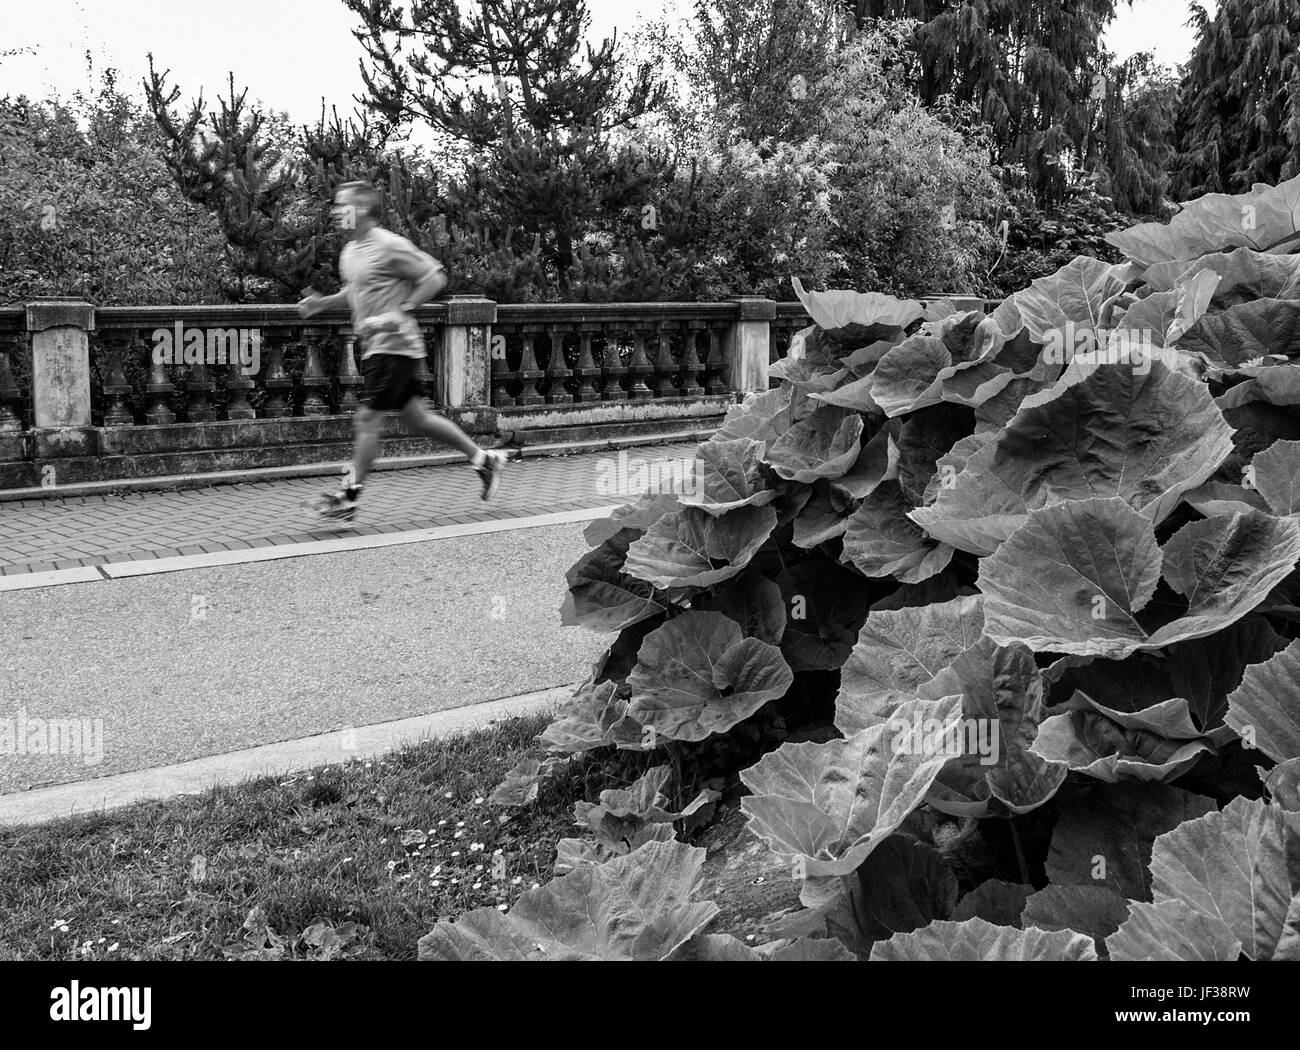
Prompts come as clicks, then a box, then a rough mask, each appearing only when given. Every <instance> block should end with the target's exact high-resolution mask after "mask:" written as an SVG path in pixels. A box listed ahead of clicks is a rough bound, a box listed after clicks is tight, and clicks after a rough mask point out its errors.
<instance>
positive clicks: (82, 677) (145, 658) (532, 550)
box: [0, 524, 608, 792]
mask: <svg viewBox="0 0 1300 1050" xmlns="http://www.w3.org/2000/svg"><path fill="white" fill-rule="evenodd" d="M585 549H586V545H585V543H584V541H583V539H582V526H581V525H577V524H575V525H562V526H549V527H540V528H528V529H517V530H513V531H507V532H498V533H492V534H484V535H478V536H468V537H462V538H455V539H439V540H432V541H428V542H422V543H412V544H408V545H403V546H394V547H385V548H379V549H372V550H357V551H349V552H346V553H341V554H330V555H318V556H313V557H302V558H292V559H286V560H281V561H271V562H260V563H249V564H243V565H231V566H223V567H220V568H209V569H195V570H190V571H185V572H172V573H163V574H159V575H152V576H146V577H141V578H137V579H124V580H103V581H100V582H97V583H87V584H70V585H65V586H61V587H54V588H45V589H39V590H30V591H18V592H13V593H10V594H6V595H0V608H2V609H3V615H0V719H5V718H8V719H13V720H14V722H13V724H14V725H15V727H16V725H17V719H18V718H19V712H20V711H22V710H25V711H26V715H27V717H28V718H29V719H34V718H63V719H66V718H73V717H76V718H83V719H89V720H91V724H92V726H93V724H94V720H96V719H100V720H102V723H103V740H104V745H105V746H104V754H103V760H102V762H99V763H97V764H93V765H87V764H86V763H85V762H84V761H83V760H82V759H81V758H78V757H76V756H72V755H59V756H44V755H42V756H34V755H30V754H29V755H5V754H0V792H9V791H14V790H21V789H22V788H24V787H26V786H37V785H40V784H50V783H65V782H69V781H74V780H84V779H88V778H91V777H95V776H103V775H106V774H109V773H118V772H125V771H128V770H136V769H143V768H148V767H151V766H157V765H162V764H165V763H168V762H174V761H181V760H185V759H190V758H197V757H201V756H206V755H213V754H220V753H223V752H226V751H231V750H235V749H238V748H243V747H250V746H253V745H256V744H262V743H268V742H272V741H279V740H287V739H293V738H296V737H301V736H307V735H310V734H314V733H323V732H328V731H330V730H334V729H338V728H341V727H343V726H346V725H364V724H368V723H372V722H379V721H386V720H390V719H396V718H405V717H408V716H411V715H416V714H422V713H426V712H431V711H438V710H443V709H446V708H451V707H459V706H462V705H465V704H472V703H477V702H479V701H482V700H488V699H493V698H496V697H501V696H511V695H515V694H518V693H524V692H528V691H531V690H536V689H543V688H547V687H550V686H555V685H561V684H564V683H568V682H573V681H576V680H579V679H581V678H582V677H583V676H584V675H585V674H586V672H587V671H588V670H589V668H590V665H591V662H592V661H593V660H594V659H595V658H596V656H597V655H598V654H599V652H600V651H601V649H602V648H603V646H604V645H605V644H607V642H608V639H607V638H606V637H605V636H601V635H597V634H593V633H591V632H588V631H585V630H583V629H580V628H562V627H560V625H559V615H558V609H559V604H560V601H561V600H562V598H563V593H564V572H565V570H566V569H567V568H568V567H569V566H570V565H571V564H572V562H573V561H574V560H575V559H576V558H577V557H579V556H580V555H581V554H582V553H583V551H584V550H585ZM2 736H3V727H2V726H0V743H2ZM93 739H94V738H93V737H91V738H89V739H88V740H87V741H86V746H88V747H89V745H90V743H91V741H93ZM89 749H91V750H93V748H89ZM0 750H3V748H2V747H0ZM92 757H93V756H92ZM343 757H346V756H344V755H340V758H343Z"/></svg>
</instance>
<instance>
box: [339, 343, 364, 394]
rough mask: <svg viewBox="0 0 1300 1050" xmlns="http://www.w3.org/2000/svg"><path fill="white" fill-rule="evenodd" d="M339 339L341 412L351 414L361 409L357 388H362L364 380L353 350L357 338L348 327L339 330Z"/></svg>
mask: <svg viewBox="0 0 1300 1050" xmlns="http://www.w3.org/2000/svg"><path fill="white" fill-rule="evenodd" d="M338 337H339V342H340V345H339V412H341V413H344V414H349V413H352V412H355V411H356V410H357V409H358V408H360V407H361V399H360V398H358V397H357V387H359V386H361V384H362V383H363V382H364V380H363V379H362V378H361V373H360V372H359V371H358V370H357V359H356V356H355V354H354V350H353V348H354V347H355V346H356V342H357V337H356V336H355V335H354V334H353V332H352V329H351V328H350V327H348V326H347V325H344V326H343V327H341V328H340V329H339V333H338Z"/></svg>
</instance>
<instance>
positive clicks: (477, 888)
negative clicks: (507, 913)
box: [470, 882, 483, 890]
mask: <svg viewBox="0 0 1300 1050" xmlns="http://www.w3.org/2000/svg"><path fill="white" fill-rule="evenodd" d="M470 888H471V889H475V890H479V889H482V888H483V883H481V882H476V883H474V885H473V886H471V887H470Z"/></svg>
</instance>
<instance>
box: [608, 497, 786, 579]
mask: <svg viewBox="0 0 1300 1050" xmlns="http://www.w3.org/2000/svg"><path fill="white" fill-rule="evenodd" d="M775 527H776V511H774V510H773V509H772V508H771V507H740V508H739V509H737V510H733V511H730V512H728V513H727V514H724V515H723V516H722V517H720V518H715V517H713V516H712V515H710V514H706V513H705V512H704V511H702V510H700V509H699V508H697V507H688V508H686V509H685V510H680V511H677V512H675V513H673V514H669V515H667V516H665V517H663V518H661V519H660V520H659V521H657V522H656V523H655V524H654V525H652V526H651V527H650V529H649V531H647V532H646V534H645V535H644V536H642V537H641V538H640V539H638V540H636V541H635V542H634V543H632V544H631V545H630V546H629V547H628V551H627V558H626V559H625V561H624V563H623V571H624V572H625V573H627V574H628V575H629V576H633V577H635V578H637V579H640V580H645V581H646V582H648V583H652V584H654V585H655V586H656V587H659V588H662V589H665V590H666V589H668V588H670V587H707V586H709V585H710V584H714V583H720V582H721V581H723V580H726V579H730V578H731V577H732V576H735V575H737V574H738V573H739V572H740V571H741V570H742V569H743V568H744V567H745V566H746V565H748V564H749V561H750V559H751V558H753V557H754V555H755V554H756V553H758V549H759V548H760V547H761V546H763V544H764V543H766V542H767V538H768V537H769V536H770V535H771V534H772V530H773V529H774V528H775Z"/></svg>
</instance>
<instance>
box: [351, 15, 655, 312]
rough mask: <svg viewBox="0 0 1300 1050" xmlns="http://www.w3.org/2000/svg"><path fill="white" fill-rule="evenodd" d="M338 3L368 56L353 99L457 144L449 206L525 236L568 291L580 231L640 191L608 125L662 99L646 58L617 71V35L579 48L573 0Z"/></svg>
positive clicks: (623, 122)
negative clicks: (356, 22)
mask: <svg viewBox="0 0 1300 1050" xmlns="http://www.w3.org/2000/svg"><path fill="white" fill-rule="evenodd" d="M344 2H345V3H346V4H347V6H348V7H349V9H350V10H352V11H353V13H354V14H356V15H357V17H358V18H359V19H360V21H361V24H362V25H361V28H360V29H358V30H356V31H355V33H354V35H355V36H356V37H357V39H358V40H359V41H360V42H361V44H362V46H363V47H364V48H365V50H366V53H367V55H368V56H369V59H370V62H371V69H369V70H365V69H363V71H362V72H363V77H364V78H365V82H366V87H367V91H368V97H366V98H364V99H359V100H358V101H361V102H362V103H363V104H364V105H366V106H367V107H369V108H370V109H371V110H372V111H373V112H374V113H376V114H378V115H379V116H380V117H381V118H382V119H384V120H386V121H388V122H390V123H391V124H392V125H393V126H394V127H400V126H402V125H404V124H407V123H409V122H411V121H422V122H427V123H428V124H430V125H431V126H432V127H434V128H436V129H438V130H440V131H442V132H444V133H445V134H447V135H450V136H452V137H453V138H454V139H456V140H459V141H460V142H462V143H464V144H465V145H466V146H467V147H469V148H470V150H471V151H472V152H471V153H470V157H469V161H468V166H467V171H466V175H465V178H464V179H463V180H461V181H460V184H459V186H457V187H453V188H452V189H451V190H450V191H449V194H448V197H449V203H450V204H451V205H452V207H453V209H454V210H457V211H459V212H460V213H461V214H463V215H464V216H466V217H467V218H468V217H470V216H472V217H473V218H474V220H475V221H476V222H478V223H480V224H481V225H482V226H483V227H486V228H491V229H494V230H496V231H498V234H499V235H501V236H505V237H513V238H517V239H518V241H519V243H520V245H526V244H528V243H529V242H532V241H535V240H536V241H538V242H539V243H540V244H541V248H542V252H543V254H544V256H545V258H546V260H547V262H548V263H549V264H550V265H551V267H552V268H553V270H554V273H555V276H556V278H557V280H558V282H559V285H560V287H561V288H567V281H568V274H569V271H570V268H571V267H572V265H573V262H574V259H575V248H576V245H577V243H578V242H579V240H580V239H581V238H582V236H583V235H584V234H585V233H586V232H587V231H588V230H590V229H591V228H592V227H593V226H595V225H598V224H599V223H600V222H601V221H602V220H603V219H605V218H606V217H608V216H610V215H617V214H619V213H622V212H624V211H625V210H627V209H629V208H631V207H633V206H634V205H635V206H638V207H639V204H640V202H641V201H643V200H644V199H645V186H644V185H643V184H640V183H638V181H637V180H635V179H633V180H631V181H629V179H628V178H627V177H626V176H627V175H628V174H629V172H631V171H632V170H633V169H634V165H632V164H631V163H630V161H629V159H628V158H627V157H626V156H620V154H619V151H618V150H617V149H615V148H614V147H613V146H612V145H611V141H610V133H611V131H613V130H614V129H616V128H623V127H626V126H628V125H630V124H633V123H635V122H636V121H637V119H638V118H639V117H641V116H642V115H643V114H644V113H645V112H646V111H647V110H649V109H653V108H654V107H655V106H657V105H658V104H659V102H660V101H661V99H662V94H663V91H662V87H661V86H658V85H656V83H655V82H654V79H653V77H652V76H651V75H650V71H649V68H648V66H642V67H641V68H639V69H635V70H631V71H628V70H625V69H624V65H623V62H622V59H621V53H620V50H619V48H618V44H617V41H616V40H606V41H604V42H603V43H602V44H601V45H600V46H599V47H598V48H593V47H591V46H590V45H587V46H586V48H585V54H584V53H582V49H583V44H582V39H583V34H584V33H585V31H586V28H587V25H588V23H589V18H588V15H587V10H586V5H585V3H583V2H582V0H479V2H477V3H476V4H473V5H469V6H467V7H464V8H462V5H461V4H460V3H458V2H457V0H428V2H426V3H421V4H416V5H414V6H413V7H412V8H411V9H410V10H409V11H407V10H405V9H403V8H401V7H396V6H394V4H393V3H392V2H391V0H344Z"/></svg>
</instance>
